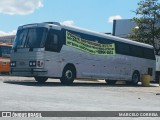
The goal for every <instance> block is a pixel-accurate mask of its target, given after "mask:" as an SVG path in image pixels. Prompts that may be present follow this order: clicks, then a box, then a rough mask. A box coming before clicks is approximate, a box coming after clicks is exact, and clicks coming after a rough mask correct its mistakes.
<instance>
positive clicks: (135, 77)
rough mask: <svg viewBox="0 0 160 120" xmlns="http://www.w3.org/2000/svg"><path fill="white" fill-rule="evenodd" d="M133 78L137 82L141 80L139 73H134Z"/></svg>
mask: <svg viewBox="0 0 160 120" xmlns="http://www.w3.org/2000/svg"><path fill="white" fill-rule="evenodd" d="M132 80H133V82H134V83H137V82H138V80H139V76H138V74H134V75H133V78H132Z"/></svg>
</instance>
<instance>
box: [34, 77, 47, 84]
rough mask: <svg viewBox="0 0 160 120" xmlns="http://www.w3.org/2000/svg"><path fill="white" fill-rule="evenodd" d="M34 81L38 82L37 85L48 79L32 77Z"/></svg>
mask: <svg viewBox="0 0 160 120" xmlns="http://www.w3.org/2000/svg"><path fill="white" fill-rule="evenodd" d="M34 79H35V80H36V81H37V82H38V83H45V82H46V81H47V80H48V78H47V77H34Z"/></svg>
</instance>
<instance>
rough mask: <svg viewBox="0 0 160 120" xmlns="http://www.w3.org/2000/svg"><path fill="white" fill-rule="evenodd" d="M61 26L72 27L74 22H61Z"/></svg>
mask: <svg viewBox="0 0 160 120" xmlns="http://www.w3.org/2000/svg"><path fill="white" fill-rule="evenodd" d="M62 24H64V25H68V26H73V25H74V21H72V20H67V21H63V22H62Z"/></svg>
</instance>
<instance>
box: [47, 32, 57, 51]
mask: <svg viewBox="0 0 160 120" xmlns="http://www.w3.org/2000/svg"><path fill="white" fill-rule="evenodd" d="M46 51H54V52H57V51H58V35H57V34H56V33H54V32H53V31H50V33H49V35H48V37H47V41H46Z"/></svg>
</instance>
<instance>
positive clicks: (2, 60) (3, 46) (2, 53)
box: [0, 43, 12, 74]
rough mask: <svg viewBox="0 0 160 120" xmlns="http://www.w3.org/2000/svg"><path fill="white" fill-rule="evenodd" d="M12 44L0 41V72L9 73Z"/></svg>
mask: <svg viewBox="0 0 160 120" xmlns="http://www.w3.org/2000/svg"><path fill="white" fill-rule="evenodd" d="M11 48H12V45H11V44H10V43H0V73H1V74H9V72H10V56H11Z"/></svg>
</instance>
